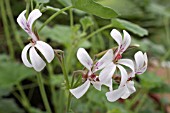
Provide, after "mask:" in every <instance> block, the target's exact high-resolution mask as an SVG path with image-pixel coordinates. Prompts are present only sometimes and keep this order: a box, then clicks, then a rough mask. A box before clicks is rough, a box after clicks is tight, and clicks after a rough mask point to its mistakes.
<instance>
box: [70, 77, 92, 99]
mask: <svg viewBox="0 0 170 113" xmlns="http://www.w3.org/2000/svg"><path fill="white" fill-rule="evenodd" d="M89 87H90V81H89V80H87V81H86V82H85V83H84V84H82V85H81V86H79V87H77V88H75V89H70V92H71V93H72V94H73V95H74V96H75V97H76V98H77V99H79V98H80V97H82V96H83V95H84V94H85V93H86V92H87V90H88V89H89Z"/></svg>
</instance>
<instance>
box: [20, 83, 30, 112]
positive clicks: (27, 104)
mask: <svg viewBox="0 0 170 113" xmlns="http://www.w3.org/2000/svg"><path fill="white" fill-rule="evenodd" d="M17 88H18V91H19V92H20V94H21V97H22V101H21V104H22V105H23V106H24V107H25V108H26V110H27V111H29V112H30V108H31V107H30V103H29V100H28V98H27V96H26V94H25V92H24V90H23V88H22V86H21V85H20V84H17Z"/></svg>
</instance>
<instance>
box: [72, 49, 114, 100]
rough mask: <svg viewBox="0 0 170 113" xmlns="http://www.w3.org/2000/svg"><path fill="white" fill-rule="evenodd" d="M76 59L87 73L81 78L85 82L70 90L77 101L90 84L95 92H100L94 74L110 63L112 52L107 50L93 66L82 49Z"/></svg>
mask: <svg viewBox="0 0 170 113" xmlns="http://www.w3.org/2000/svg"><path fill="white" fill-rule="evenodd" d="M77 58H78V60H79V61H80V63H81V64H82V65H84V66H85V67H86V68H87V69H88V72H87V73H86V74H85V75H83V78H84V79H85V80H86V81H85V82H84V83H83V84H82V85H81V86H79V87H77V88H74V89H70V92H71V93H72V94H73V95H74V96H75V97H76V98H77V99H78V98H80V97H82V96H83V95H84V94H85V93H86V92H87V90H88V88H89V87H90V84H91V83H92V84H93V86H94V87H95V88H96V89H97V90H101V83H100V81H99V79H98V76H97V75H95V72H96V71H98V70H101V69H103V68H104V67H105V66H106V65H108V63H110V62H111V61H112V58H113V51H112V50H111V49H110V50H108V51H107V52H106V54H105V55H104V56H103V57H102V58H101V59H100V60H98V61H97V62H96V63H95V64H94V62H93V60H92V59H91V58H90V56H89V55H88V53H87V52H86V50H85V49H84V48H79V49H78V52H77Z"/></svg>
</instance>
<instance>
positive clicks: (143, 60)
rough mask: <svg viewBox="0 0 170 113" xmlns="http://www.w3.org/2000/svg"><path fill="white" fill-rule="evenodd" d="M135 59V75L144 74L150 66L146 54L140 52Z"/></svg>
mask: <svg viewBox="0 0 170 113" xmlns="http://www.w3.org/2000/svg"><path fill="white" fill-rule="evenodd" d="M134 58H135V62H136V64H135V74H137V75H140V74H143V73H144V72H145V71H146V69H147V66H148V58H147V55H146V53H144V54H143V53H142V52H141V51H138V52H137V53H135V55H134Z"/></svg>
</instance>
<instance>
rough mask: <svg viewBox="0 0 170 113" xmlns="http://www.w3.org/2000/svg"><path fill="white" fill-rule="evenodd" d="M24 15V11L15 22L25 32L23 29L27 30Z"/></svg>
mask: <svg viewBox="0 0 170 113" xmlns="http://www.w3.org/2000/svg"><path fill="white" fill-rule="evenodd" d="M25 13H26V10H24V11H23V12H22V13H21V14H20V15H19V16H18V18H17V22H18V24H19V25H20V26H21V28H22V29H23V30H25V28H27V20H26V18H25ZM25 31H26V30H25ZM26 32H27V31H26Z"/></svg>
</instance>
